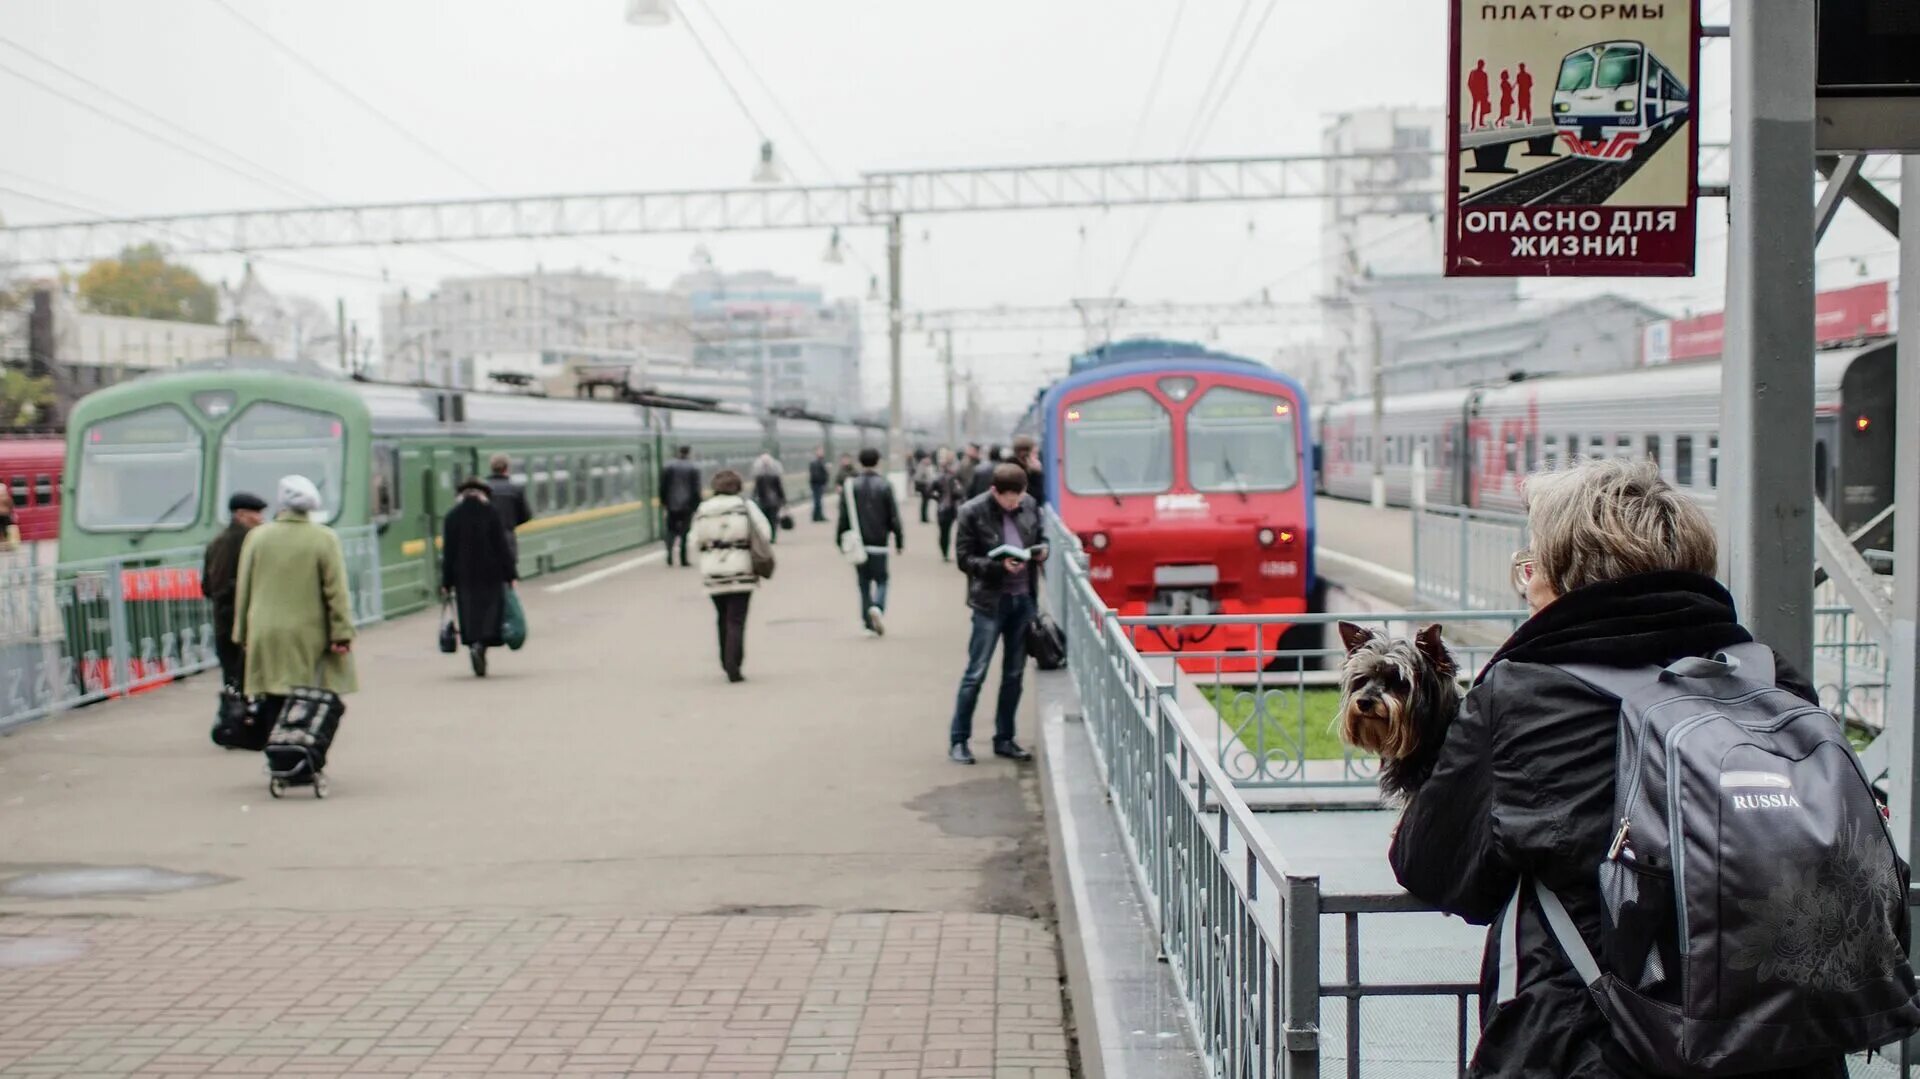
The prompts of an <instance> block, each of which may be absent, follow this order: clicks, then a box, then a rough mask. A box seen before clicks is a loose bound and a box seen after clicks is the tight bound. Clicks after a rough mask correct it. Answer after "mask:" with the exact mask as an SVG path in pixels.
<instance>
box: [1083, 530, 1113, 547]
mask: <svg viewBox="0 0 1920 1079" xmlns="http://www.w3.org/2000/svg"><path fill="white" fill-rule="evenodd" d="M1108 542H1109V541H1108V539H1107V534H1106V533H1105V532H1095V533H1094V534H1093V535H1091V536H1088V537H1087V546H1088V547H1091V548H1093V549H1094V550H1096V551H1104V550H1106V549H1107V543H1108Z"/></svg>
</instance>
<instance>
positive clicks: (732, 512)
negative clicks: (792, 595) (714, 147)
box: [693, 468, 773, 682]
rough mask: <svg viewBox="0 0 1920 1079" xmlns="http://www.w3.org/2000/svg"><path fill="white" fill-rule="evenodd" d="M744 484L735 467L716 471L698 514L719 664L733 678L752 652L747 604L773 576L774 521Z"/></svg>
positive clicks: (740, 678)
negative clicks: (746, 495) (744, 492)
mask: <svg viewBox="0 0 1920 1079" xmlns="http://www.w3.org/2000/svg"><path fill="white" fill-rule="evenodd" d="M742 486H744V485H743V483H742V482H741V479H740V473H738V472H735V471H734V470H733V469H730V468H723V469H721V470H720V471H718V472H715V473H714V474H713V495H712V497H710V498H708V499H707V500H706V501H705V502H702V503H700V508H699V509H697V510H695V511H694V514H693V543H694V547H695V549H696V550H698V551H699V552H700V576H701V578H702V580H703V581H705V583H706V586H707V595H708V596H710V597H711V598H712V599H713V614H714V621H715V624H716V626H717V628H718V631H719V640H720V668H721V670H724V671H725V672H727V681H729V682H744V681H746V680H747V676H746V675H745V674H744V673H742V672H741V670H740V668H741V665H742V664H744V663H745V662H746V654H747V605H748V604H749V603H750V602H752V600H753V593H754V590H755V589H757V588H759V587H760V579H761V578H762V577H771V576H773V526H772V525H771V524H769V523H768V521H767V515H766V514H764V513H761V512H760V507H759V506H756V505H754V504H753V503H752V502H750V501H748V500H747V499H745V498H742V497H741V496H740V490H741V488H742Z"/></svg>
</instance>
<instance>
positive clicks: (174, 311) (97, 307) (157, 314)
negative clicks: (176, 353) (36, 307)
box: [80, 243, 217, 323]
mask: <svg viewBox="0 0 1920 1079" xmlns="http://www.w3.org/2000/svg"><path fill="white" fill-rule="evenodd" d="M80 298H81V299H82V300H84V301H86V304H87V306H88V307H89V308H91V309H92V310H94V311H97V312H99V313H101V314H103V315H128V316H131V317H133V318H159V319H167V320H169V321H173V322H204V323H211V322H213V321H214V316H215V314H216V308H217V298H216V296H215V293H214V290H213V286H212V285H209V284H207V283H206V282H205V281H202V280H201V279H200V275H199V274H197V273H194V272H193V271H192V270H191V269H189V268H187V267H185V266H180V265H176V264H174V263H171V262H168V261H167V257H166V252H165V251H164V250H162V249H161V248H160V247H159V246H158V245H156V244H150V243H149V244H141V245H140V246H138V247H129V248H127V249H125V250H123V251H121V252H120V257H119V258H117V259H101V260H100V261H98V262H96V263H94V264H93V265H91V266H89V267H87V272H86V273H83V274H81V275H80Z"/></svg>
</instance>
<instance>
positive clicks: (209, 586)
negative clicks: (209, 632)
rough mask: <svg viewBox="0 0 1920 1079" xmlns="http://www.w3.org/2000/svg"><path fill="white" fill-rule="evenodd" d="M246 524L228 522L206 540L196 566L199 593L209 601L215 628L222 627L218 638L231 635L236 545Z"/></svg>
mask: <svg viewBox="0 0 1920 1079" xmlns="http://www.w3.org/2000/svg"><path fill="white" fill-rule="evenodd" d="M246 539H247V528H246V526H245V525H243V524H240V523H239V522H237V521H236V522H232V523H230V524H228V525H227V527H226V528H225V529H223V530H222V531H221V532H220V534H219V535H217V536H215V537H213V539H212V541H210V542H209V543H208V544H207V557H206V561H205V562H204V563H203V564H202V565H201V567H200V594H201V595H204V596H206V597H207V602H208V603H210V604H212V605H213V624H214V628H215V629H216V630H219V629H221V627H225V630H226V632H222V633H221V634H220V639H221V640H223V641H224V640H226V639H228V638H229V637H232V636H233V633H232V630H233V601H234V592H235V590H236V589H237V588H238V587H239V585H240V545H241V544H242V543H244V542H246Z"/></svg>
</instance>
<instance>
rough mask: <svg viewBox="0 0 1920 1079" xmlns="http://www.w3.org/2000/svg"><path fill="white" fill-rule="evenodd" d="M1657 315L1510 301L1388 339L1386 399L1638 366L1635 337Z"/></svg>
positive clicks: (1625, 306)
mask: <svg viewBox="0 0 1920 1079" xmlns="http://www.w3.org/2000/svg"><path fill="white" fill-rule="evenodd" d="M1661 317H1662V316H1661V313H1660V312H1658V311H1656V310H1654V309H1653V308H1651V307H1648V306H1647V305H1645V304H1642V303H1637V302H1635V301H1633V300H1629V299H1625V298H1623V297H1620V296H1612V295H1608V296H1594V297H1589V298H1583V299H1577V300H1516V301H1513V302H1510V303H1507V304H1503V305H1501V306H1500V307H1499V308H1497V309H1495V310H1493V311H1491V312H1486V313H1483V314H1480V315H1477V316H1475V317H1469V318H1463V319H1455V320H1450V321H1446V322H1435V323H1432V324H1430V325H1427V326H1423V327H1420V328H1417V329H1411V330H1408V331H1406V332H1405V333H1404V334H1403V335H1401V336H1400V337H1398V338H1397V339H1393V340H1391V342H1390V345H1389V347H1388V349H1387V351H1386V354H1385V361H1386V363H1385V367H1384V368H1383V369H1382V371H1381V376H1380V377H1381V382H1382V384H1383V388H1384V390H1385V392H1386V393H1387V395H1389V396H1392V395H1395V394H1403V393H1418V392H1420V391H1422V390H1443V389H1456V388H1459V387H1464V386H1474V385H1485V384H1488V383H1494V382H1503V381H1506V380H1507V379H1509V378H1513V377H1515V376H1518V375H1526V376H1529V377H1537V376H1540V375H1595V374H1602V373H1605V372H1609V371H1624V370H1627V369H1629V368H1632V367H1635V366H1638V365H1639V363H1640V349H1641V332H1642V328H1643V327H1645V326H1646V325H1647V324H1649V323H1651V322H1654V321H1656V320H1658V319H1660V318H1661Z"/></svg>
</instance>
